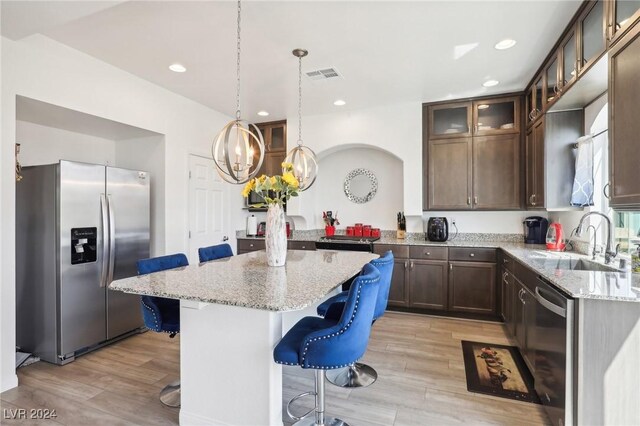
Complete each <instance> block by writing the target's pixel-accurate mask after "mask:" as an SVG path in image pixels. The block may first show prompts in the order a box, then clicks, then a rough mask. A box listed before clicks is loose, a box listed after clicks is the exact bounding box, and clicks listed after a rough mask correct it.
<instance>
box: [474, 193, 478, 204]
mask: <svg viewBox="0 0 640 426" xmlns="http://www.w3.org/2000/svg"><path fill="white" fill-rule="evenodd" d="M473 204H478V196H477V195H476V196H475V197H473Z"/></svg>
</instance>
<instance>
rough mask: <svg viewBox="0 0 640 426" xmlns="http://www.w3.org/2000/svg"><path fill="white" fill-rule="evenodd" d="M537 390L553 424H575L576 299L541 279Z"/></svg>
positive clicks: (538, 292) (537, 294) (538, 309)
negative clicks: (574, 330)
mask: <svg viewBox="0 0 640 426" xmlns="http://www.w3.org/2000/svg"><path fill="white" fill-rule="evenodd" d="M535 296H536V300H537V303H536V305H537V306H536V326H535V334H536V336H535V360H536V369H535V372H534V375H533V376H534V380H535V389H536V392H537V393H538V396H539V398H540V401H541V402H542V404H543V406H544V408H545V411H546V412H547V415H548V416H549V419H550V420H551V424H553V425H555V426H569V425H572V424H573V354H574V350H573V348H574V336H573V327H574V322H573V308H574V307H573V299H571V298H569V297H567V296H564V295H563V294H562V293H560V292H559V291H558V290H556V289H555V288H553V287H552V286H551V285H549V284H547V283H546V282H544V281H542V280H541V279H540V278H538V280H537V282H536V288H535Z"/></svg>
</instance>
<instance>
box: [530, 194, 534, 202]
mask: <svg viewBox="0 0 640 426" xmlns="http://www.w3.org/2000/svg"><path fill="white" fill-rule="evenodd" d="M529 204H533V194H531V195H529Z"/></svg>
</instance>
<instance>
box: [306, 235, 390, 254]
mask: <svg viewBox="0 0 640 426" xmlns="http://www.w3.org/2000/svg"><path fill="white" fill-rule="evenodd" d="M379 239H380V237H353V236H350V235H332V236H330V237H320V238H319V239H318V240H317V241H316V249H318V250H343V251H365V252H370V253H373V242H374V241H378V240H379Z"/></svg>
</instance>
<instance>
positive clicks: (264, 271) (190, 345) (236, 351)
mask: <svg viewBox="0 0 640 426" xmlns="http://www.w3.org/2000/svg"><path fill="white" fill-rule="evenodd" d="M377 257H378V255H376V254H372V253H363V252H338V251H329V250H318V251H302V250H289V251H288V253H287V263H286V265H285V266H284V267H270V266H267V261H266V253H265V252H264V251H257V252H252V253H247V254H242V255H238V256H232V257H229V258H225V259H220V260H216V261H211V262H206V263H201V264H199V265H191V266H186V267H181V268H176V269H171V270H167V271H161V272H155V273H152V274H148V275H140V276H137V277H132V278H126V279H122V280H116V281H114V282H112V283H111V285H110V289H111V290H114V291H122V292H125V293H134V294H140V295H149V296H156V297H166V298H169V299H178V300H180V380H181V392H182V396H181V399H182V405H181V409H180V423H181V424H183V425H205V424H206V425H281V424H282V366H281V365H280V364H276V363H275V362H274V361H273V354H272V352H273V348H274V347H275V346H276V345H277V343H278V342H279V341H280V339H281V338H282V336H283V335H284V334H285V333H286V332H287V331H288V330H289V328H291V326H293V325H294V324H295V323H296V322H297V321H298V320H299V319H300V318H302V317H304V316H310V315H313V316H315V315H316V312H315V308H316V307H317V305H318V304H320V303H321V302H322V301H324V300H325V299H326V298H327V297H329V296H331V295H333V294H334V293H335V292H336V291H337V290H339V288H340V286H341V285H342V284H343V283H344V282H346V281H347V280H349V279H350V278H351V277H353V276H355V275H357V274H358V273H359V272H360V270H361V269H362V267H363V266H364V265H365V264H366V263H368V262H369V261H371V260H373V259H375V258H377ZM168 338H169V337H168V336H167V339H168Z"/></svg>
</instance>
